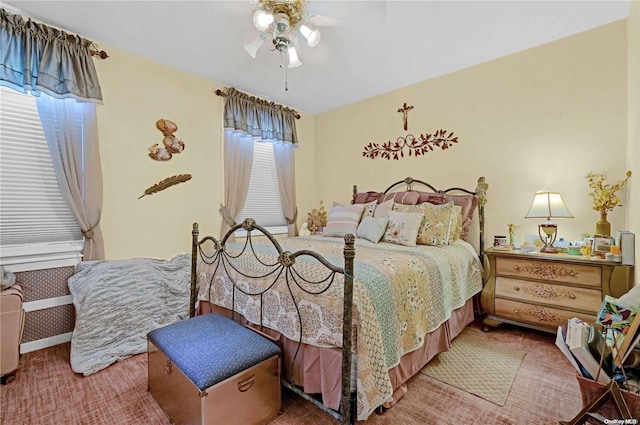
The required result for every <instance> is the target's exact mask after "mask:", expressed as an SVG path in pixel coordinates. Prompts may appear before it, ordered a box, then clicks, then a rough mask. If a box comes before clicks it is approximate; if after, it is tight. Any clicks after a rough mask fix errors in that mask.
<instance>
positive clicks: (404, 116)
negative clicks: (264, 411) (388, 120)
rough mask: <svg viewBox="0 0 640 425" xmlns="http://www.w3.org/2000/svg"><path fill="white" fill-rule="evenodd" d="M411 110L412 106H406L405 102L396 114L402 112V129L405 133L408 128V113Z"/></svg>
mask: <svg viewBox="0 0 640 425" xmlns="http://www.w3.org/2000/svg"><path fill="white" fill-rule="evenodd" d="M412 109H413V105H410V106H407V102H404V105H402V108H400V109H398V112H402V123H403V124H404V126H403V128H404V130H405V131H407V130H408V128H409V122H408V118H409V111H410V110H412Z"/></svg>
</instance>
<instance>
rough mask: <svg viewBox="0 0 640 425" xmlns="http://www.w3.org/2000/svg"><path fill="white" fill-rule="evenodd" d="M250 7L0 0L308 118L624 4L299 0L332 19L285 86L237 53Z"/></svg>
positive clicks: (272, 62) (618, 10)
mask: <svg viewBox="0 0 640 425" xmlns="http://www.w3.org/2000/svg"><path fill="white" fill-rule="evenodd" d="M255 3H256V2H255V0H254V1H250V0H236V1H8V2H3V4H4V5H5V6H6V5H7V4H9V6H14V7H15V8H16V9H17V10H18V11H19V12H21V13H22V14H23V15H25V16H29V17H32V18H34V19H35V20H38V21H42V22H45V23H48V24H50V25H53V26H56V27H59V28H62V29H66V30H68V31H70V32H73V33H76V34H78V35H81V36H83V37H86V38H89V39H92V40H96V41H97V42H98V43H105V44H108V45H111V46H115V47H118V48H121V49H123V50H127V51H130V52H133V53H136V54H139V55H141V56H144V57H148V58H151V59H154V60H156V61H158V62H162V63H164V64H167V65H171V66H173V67H176V68H179V69H183V70H185V71H189V72H192V73H194V74H197V75H200V76H203V77H206V78H209V79H212V80H215V81H218V82H220V83H222V84H224V85H229V86H233V87H236V88H238V89H240V90H244V91H248V92H251V93H253V94H256V95H259V96H262V97H264V98H267V99H271V100H273V101H276V102H279V103H283V104H285V105H289V106H291V107H293V108H296V109H298V110H301V111H305V112H308V113H312V114H316V113H321V112H324V111H327V110H330V109H334V108H337V107H340V106H343V105H347V104H350V103H353V102H356V101H359V100H362V99H366V98H369V97H372V96H375V95H378V94H381V93H385V92H388V91H391V90H394V89H397V88H400V87H404V86H407V85H410V84H413V83H416V82H419V81H423V80H427V79H430V78H434V77H437V76H439V75H443V74H446V73H449V72H453V71H456V70H459V69H462V68H466V67H469V66H472V65H476V64H479V63H482V62H485V61H488V60H492V59H495V58H498V57H501V56H505V55H508V54H511V53H515V52H518V51H521V50H524V49H528V48H531V47H534V46H538V45H540V44H543V43H547V42H550V41H553V40H557V39H559V38H562V37H566V36H569V35H572V34H575V33H578V32H581V31H585V30H588V29H591V28H594V27H597V26H600V25H604V24H607V23H610V22H613V21H616V20H619V19H624V18H626V17H627V15H628V12H629V4H630V1H629V0H626V1H614V0H604V1H540V0H538V1H391V0H390V1H321V0H309V2H308V9H309V12H310V13H312V14H316V15H322V16H326V17H330V18H333V19H335V20H337V24H335V25H333V26H327V27H321V28H320V30H321V32H322V39H321V41H320V44H319V45H318V46H316V47H314V48H309V47H307V46H306V45H305V44H304V43H301V44H302V45H301V46H300V47H299V48H298V55H299V57H300V60H301V61H302V62H303V63H304V65H303V66H302V67H299V68H295V69H289V70H288V80H289V90H288V91H285V90H284V70H283V69H280V67H279V63H280V57H279V53H277V52H272V51H269V49H268V47H269V46H267V43H265V45H263V46H262V48H261V50H260V51H259V52H258V55H257V58H256V59H253V58H251V57H250V56H249V55H248V54H247V53H246V52H245V51H244V49H243V47H242V46H243V45H244V44H245V43H248V42H250V41H252V40H253V39H254V38H255V37H256V36H257V34H258V31H257V30H256V29H255V27H254V26H253V23H252V13H253V6H254V5H255ZM9 10H10V11H14V12H15V10H12V9H11V8H10V9H9ZM301 41H304V39H301ZM105 48H106V47H105ZM107 50H108V48H107ZM107 53H108V52H107ZM107 60H108V59H107ZM594 60H597V58H594Z"/></svg>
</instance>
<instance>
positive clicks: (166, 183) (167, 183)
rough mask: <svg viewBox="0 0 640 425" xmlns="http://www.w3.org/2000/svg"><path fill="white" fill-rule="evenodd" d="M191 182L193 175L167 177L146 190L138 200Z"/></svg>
mask: <svg viewBox="0 0 640 425" xmlns="http://www.w3.org/2000/svg"><path fill="white" fill-rule="evenodd" d="M189 180H191V174H176V175H175V176H171V177H167V178H166V179H163V180H160V181H159V182H158V183H156V184H154V185H153V186H151V187H149V188H148V189H146V190H145V191H144V194H143V195H141V196H140V197H139V198H138V199H140V198H142V197H143V196H146V195H153V194H154V193H156V192H160V191H161V190H165V189H166V188H168V187H171V186H174V185H176V184H178V183H184V182H186V181H189Z"/></svg>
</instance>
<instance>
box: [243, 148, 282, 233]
mask: <svg viewBox="0 0 640 425" xmlns="http://www.w3.org/2000/svg"><path fill="white" fill-rule="evenodd" d="M245 218H253V219H254V220H255V221H256V224H259V225H260V226H262V227H267V228H268V230H269V231H270V232H272V233H281V232H286V231H287V220H286V219H285V218H284V212H283V211H282V201H281V200H280V189H279V188H278V174H277V172H276V163H275V159H274V156H273V144H271V143H266V142H254V146H253V166H252V167H251V177H250V179H249V193H248V194H247V199H246V201H245V203H244V207H243V208H242V211H240V214H239V215H238V217H237V218H236V222H238V223H241V222H242V221H243V220H244V219H245Z"/></svg>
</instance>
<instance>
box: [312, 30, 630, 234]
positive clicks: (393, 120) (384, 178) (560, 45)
mask: <svg viewBox="0 0 640 425" xmlns="http://www.w3.org/2000/svg"><path fill="white" fill-rule="evenodd" d="M416 54H420V52H416ZM626 54H627V47H626V22H625V21H619V22H616V23H613V24H609V25H606V26H603V27H600V28H597V29H594V30H591V31H587V32H584V33H581V34H578V35H575V36H572V37H569V38H565V39H563V40H560V41H557V42H554V43H550V44H547V45H544V46H541V47H537V48H533V49H529V50H526V51H524V52H520V53H517V54H514V55H511V56H507V57H504V58H501V59H498V60H494V61H491V62H488V63H484V64H481V65H478V66H475V67H472V68H468V69H465V70H462V71H459V72H455V73H452V74H448V75H445V76H442V77H439V78H436V79H433V80H428V81H424V82H421V83H419V84H415V85H412V86H409V87H406V88H403V89H399V90H396V91H393V92H390V93H386V94H384V95H380V96H377V97H375V98H372V99H368V100H365V101H362V102H359V103H355V104H352V105H349V106H346V107H344V108H340V109H337V110H333V111H329V112H326V113H324V114H321V115H318V116H316V123H315V124H316V179H317V186H316V195H317V199H323V200H325V201H334V200H335V201H343V202H346V201H348V200H349V198H350V194H351V185H352V184H358V188H359V189H361V190H364V191H366V190H384V189H385V188H386V187H387V186H388V185H389V184H390V183H393V182H394V181H396V180H401V179H403V178H404V177H406V176H412V177H416V178H420V179H423V180H426V181H428V182H432V183H433V184H434V185H436V187H438V188H445V187H450V186H452V185H453V186H462V187H465V188H470V189H473V188H474V187H475V184H476V180H477V178H478V177H479V176H485V177H486V179H487V182H488V184H489V186H490V187H489V192H488V196H489V203H488V205H487V209H486V230H487V232H486V239H485V240H486V241H489V240H492V237H493V235H495V234H505V233H506V232H507V224H508V223H515V224H516V225H518V226H520V227H519V228H518V229H517V232H516V234H517V237H518V239H519V240H521V239H522V238H523V237H524V235H525V234H527V233H529V234H531V233H533V234H537V225H538V223H539V222H540V221H541V220H537V219H527V220H525V219H524V218H523V217H524V215H525V214H526V213H527V211H528V208H529V206H530V204H531V201H532V199H533V195H534V193H535V192H536V191H537V190H540V189H543V188H544V189H548V190H554V191H559V192H560V193H561V194H562V196H563V199H564V201H565V203H566V205H567V206H568V208H569V210H570V211H571V212H572V213H573V215H574V216H575V218H574V219H559V220H557V223H558V225H559V229H560V230H559V233H560V236H563V237H565V238H567V239H569V240H575V239H577V238H579V237H580V234H581V233H584V232H590V233H593V232H594V231H595V222H596V221H597V220H598V218H599V216H598V214H597V213H596V212H595V211H593V210H592V209H591V202H590V198H589V197H588V186H587V182H586V180H585V178H584V176H585V175H586V174H587V173H588V172H589V171H593V172H605V173H608V175H609V176H610V177H611V179H614V180H618V179H620V178H622V177H623V175H624V168H625V167H626V158H627V157H626V150H627V147H626V139H627V134H626V129H627V96H626V80H627V76H626V69H627V68H626ZM404 102H407V103H408V104H410V105H414V109H413V110H412V111H411V112H410V113H409V129H408V132H405V131H404V130H403V129H402V119H401V118H402V116H401V114H399V113H398V112H396V111H397V109H398V108H399V107H401V105H402V104H403V103H404ZM440 128H443V129H447V130H449V131H453V132H454V133H455V135H456V136H458V138H459V141H460V142H459V144H458V145H455V146H453V147H452V148H451V149H449V150H446V151H441V150H436V151H433V152H430V153H428V154H426V155H425V156H421V157H418V158H414V157H406V156H405V158H402V159H400V160H399V161H393V160H391V161H387V160H384V159H379V158H378V159H374V160H372V159H368V158H364V157H363V156H362V151H363V147H364V146H365V145H366V144H368V143H369V142H376V143H383V142H386V141H388V140H393V141H395V140H396V139H397V138H398V137H400V136H405V135H406V134H407V133H412V134H414V135H418V134H420V133H425V132H433V131H434V130H436V129H440ZM625 220H626V217H625V209H624V208H617V209H616V211H615V212H614V213H612V214H610V221H611V222H612V230H614V231H615V230H618V229H620V228H623V227H625V225H626V224H625Z"/></svg>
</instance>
